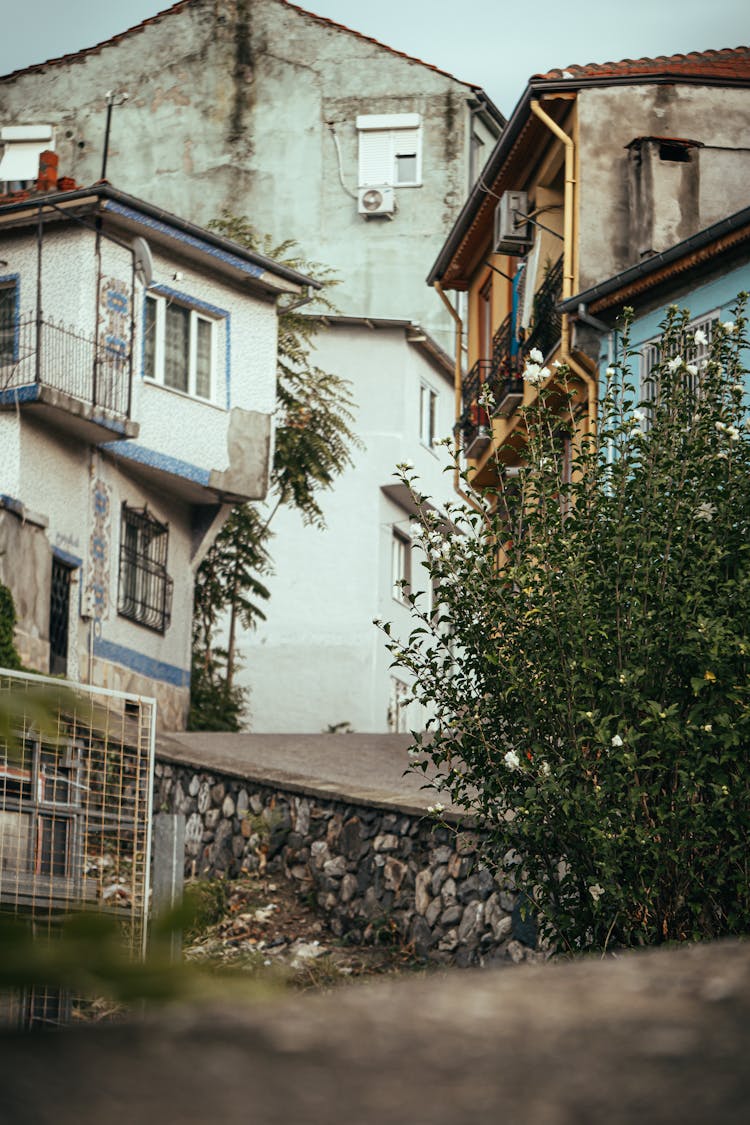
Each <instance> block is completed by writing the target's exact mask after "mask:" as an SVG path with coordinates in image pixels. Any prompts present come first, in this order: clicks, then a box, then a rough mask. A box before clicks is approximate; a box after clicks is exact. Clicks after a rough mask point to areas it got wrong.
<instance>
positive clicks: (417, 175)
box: [356, 113, 423, 188]
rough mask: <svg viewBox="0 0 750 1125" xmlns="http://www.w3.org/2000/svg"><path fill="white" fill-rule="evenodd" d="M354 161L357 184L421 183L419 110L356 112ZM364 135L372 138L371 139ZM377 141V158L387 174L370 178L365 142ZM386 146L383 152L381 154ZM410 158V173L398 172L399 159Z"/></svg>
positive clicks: (399, 185)
mask: <svg viewBox="0 0 750 1125" xmlns="http://www.w3.org/2000/svg"><path fill="white" fill-rule="evenodd" d="M356 124H357V137H358V156H357V160H358V165H357V183H358V186H359V187H360V188H368V187H393V188H413V187H422V184H423V180H422V132H423V131H422V117H421V114H419V113H383V114H360V115H359V116H358V117H357V122H356ZM366 137H371V138H375V140H374V141H373V142H368V141H367V140H365V138H366ZM377 141H380V142H381V144H382V147H383V150H384V152H383V153H382V154H381V155H380V156H379V158H378V161H377V162H382V170H383V171H384V172H386V165H387V166H388V170H387V174H386V175H385V176H382V177H375V179H372V177H371V176H369V175H368V174H367V172H366V164H367V162H368V161H371V160H373V159H374V158H373V155H372V153H368V152H367V147H368V144H370V143H377ZM385 150H387V155H385ZM411 158H413V159H414V175H413V177H408V176H404V178H401V176H400V174H399V160H400V159H411Z"/></svg>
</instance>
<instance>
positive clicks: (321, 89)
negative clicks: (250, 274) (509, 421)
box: [0, 0, 503, 730]
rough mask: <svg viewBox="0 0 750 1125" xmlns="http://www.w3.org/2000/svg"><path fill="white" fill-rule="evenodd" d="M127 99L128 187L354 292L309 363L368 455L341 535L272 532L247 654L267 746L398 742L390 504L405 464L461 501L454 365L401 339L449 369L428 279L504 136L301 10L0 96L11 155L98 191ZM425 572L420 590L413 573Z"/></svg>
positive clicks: (195, 33) (476, 95)
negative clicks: (268, 567)
mask: <svg viewBox="0 0 750 1125" xmlns="http://www.w3.org/2000/svg"><path fill="white" fill-rule="evenodd" d="M115 81H116V82H117V89H118V90H119V91H127V93H128V95H129V97H128V100H127V101H126V102H125V103H124V104H122V105H120V106H118V107H116V108H114V110H113V116H112V130H111V143H110V150H109V155H108V161H107V176H108V177H109V178H110V179H111V180H112V182H113V183H115V184H117V185H118V187H121V188H124V189H127V190H128V191H132V192H134V193H137V194H138V195H139V196H142V197H143V198H145V199H148V200H151V201H153V202H154V203H157V204H159V206H163V207H167V208H169V209H170V210H173V211H175V212H176V213H178V214H183V215H187V216H189V217H190V218H191V219H192V220H194V221H196V222H200V223H206V222H208V221H209V220H210V219H212V218H214V217H218V216H219V215H220V214H221V212H222V210H223V209H228V210H229V211H230V212H232V213H234V214H240V215H242V214H244V215H247V217H248V218H249V220H250V222H251V223H252V224H253V226H254V227H255V228H256V229H257V231H259V232H260V233H262V234H267V235H268V236H269V238H270V242H271V244H273V245H278V244H280V243H282V242H283V241H285V240H286V239H294V240H296V242H297V243H298V245H299V251H300V253H301V254H302V255H304V257H305V258H307V259H313V260H316V261H320V262H322V263H324V264H325V265H326V266H327V267H330V268H332V269H333V270H334V271H335V273H336V274H337V276H338V278H339V284H338V285H337V287H336V289H335V290H334V291H333V299H334V300H335V303H336V306H337V310H338V312H339V313H340V314H341V315H342V316H344V317H345V318H352V322H351V323H350V325H349V327H348V328H347V329H344V328H343V327H337V328H335V329H332V330H331V331H330V332H328V333H326V334H324V336H322V337H321V338H320V340H319V343H318V348H317V352H316V356H315V358H316V361H317V362H318V363H319V364H320V366H322V367H323V368H324V369H325V370H331V371H334V372H335V373H336V374H338V375H341V376H343V377H345V378H348V379H350V380H352V383H353V393H354V397H355V400H356V402H357V406H358V412H357V415H358V416H357V420H356V422H355V429H357V430H358V431H359V432H360V433H361V434H362V436H363V438H364V440H365V442H366V445H367V450H366V451H358V452H356V454H355V459H356V466H355V468H354V469H352V470H351V471H350V472H348V473H346V474H345V475H344V477H343V478H342V479H341V480H340V481H339V482H338V483H337V486H336V488H335V490H334V492H333V493H332V494H331V496H330V497H326V498H325V504H324V507H325V510H326V516H327V518H328V520H329V524H330V527H331V533H330V534H328V535H326V536H325V537H324V538H323V537H322V536H321V533H320V532H319V531H318V530H317V529H315V528H311V527H309V526H305V527H303V526H302V524H301V522H300V521H299V520H298V519H297V518H296V517H295V516H294V515H293V514H288V513H280V514H279V516H278V517H276V519H275V523H274V532H275V540H274V547H273V554H274V558H275V559H276V560H277V564H278V565H277V574H276V575H275V577H274V578H273V579H272V583H271V585H272V591H273V600H272V603H271V605H270V609H269V624H268V627H264V628H263V630H262V634H261V633H259V634H258V635H257V636H247V637H246V638H244V640H243V641H242V642H241V648H242V649H243V651H244V653H245V655H246V656H247V665H246V671H243V672H241V673H240V676H241V677H244V682H245V683H246V684H247V685H248V686H250V687H251V689H252V699H251V704H250V706H251V711H252V712H253V713H254V728H255V729H259V730H284V729H287V726H286V724H288V723H291V726H290V727H289V729H292V730H317V729H320V728H321V726H323V725H325V724H327V723H335V722H338V721H341V720H347V719H348V720H349V721H351V722H353V723H354V724H355V726H356V729H359V730H386V729H388V726H387V723H388V716H389V711H390V714H391V717H392V718H393V716H394V715H395V713H396V711H398V709H399V707H400V703H399V700H400V699H401V698H402V696H401V695H399V693H403V689H404V685H403V684H401V685H399V684H398V683H391V677H390V675H389V672H388V668H387V657H386V653H385V651H384V649H383V646H382V644H381V642H380V640H379V638H378V636H377V634H376V633H375V631H374V629H373V627H372V624H371V621H372V618H373V616H376V615H378V614H382V615H383V616H385V617H391V616H392V611H394V610H395V614H396V615H397V616H403V615H404V614H405V612H406V610H405V608H404V606H403V605H398V604H397V603H396V602H394V600H393V598H392V597H391V591H392V583H391V577H390V575H391V557H390V552H391V540H392V539H393V537H394V535H398V534H399V533H400V534H401V539H400V542H404V541H405V542H406V549H407V551H409V552H410V550H411V548H410V544H409V543H408V539H409V536H408V513H407V512H405V511H403V510H402V508H400V507H399V506H398V505H396V504H393V503H392V502H391V501H389V500H388V499H387V497H386V496H385V495H384V493H383V492H382V488H383V487H384V486H388V485H389V484H391V483H393V482H392V473H393V469H394V467H395V463H396V462H397V461H399V460H404V459H408V460H412V461H414V462H418V461H420V460H422V461H424V466H425V469H426V471H427V473H428V477H429V478H430V484H429V488H430V491H432V492H433V493H434V494H435V495H442V494H445V493H446V492H448V490H449V486H448V484H447V481H446V478H443V477H441V476H440V473H439V466H438V463H437V460H436V458H435V456H434V453H433V451H432V448H431V445H432V438H430V440H429V441H428V442H427V445H428V448H429V450H430V451H429V452H428V453H427V455H426V457H424V456H423V453H424V452H425V451H424V450H423V448H422V445H423V444H424V443H421V439H420V409H421V408H420V404H419V395H420V382H421V381H424V382H425V383H426V384H427V386H428V390H429V389H432V390H433V391H434V392H435V394H436V396H437V397H439V398H440V406H439V411H438V419H437V424H438V425H439V432H438V431H435V432H434V433H433V435H432V437H433V438H437V437H442V436H444V435H445V434H446V433H448V431H449V429H450V425H451V419H452V407H450V406H446V403H445V402H444V399H445V398H446V396H450V394H451V393H452V392H451V390H450V389H449V387H448V384H447V382H446V381H445V379H444V377H443V373H442V371H441V370H440V367H441V362H442V361H441V362H439V363H438V365H437V369H436V367H435V363H434V362H433V361H431V360H430V359H429V358H425V357H424V355H422V354H420V353H419V351H418V349H416V348H415V347H414V346H412V345H411V344H409V343H408V342H407V341H406V339H405V334H406V335H408V333H405V328H404V327H403V326H404V325H408V324H410V323H414V324H419V325H422V326H423V327H424V329H425V331H426V332H427V333H428V334H429V336H430V337H431V338H432V339H434V340H435V341H436V342H437V345H438V349H437V350H438V351H439V350H440V349H442V350H444V351H449V350H450V349H451V348H452V345H453V325H452V321H451V318H450V316H449V315H448V314H447V312H446V310H445V309H444V308H443V306H442V305H441V303H440V301H438V300H437V299H436V297H435V295H434V294H433V293H430V291H429V290H428V289H427V288H426V287H425V285H424V276H425V273H426V271H427V268H428V266H429V263H430V261H431V259H432V258H433V257H434V255H435V254H436V253H437V251H438V249H439V247H440V245H441V243H442V241H443V239H444V237H445V235H446V234H447V232H448V230H449V229H450V226H451V224H452V223H453V221H454V220H455V218H456V216H457V215H458V213H459V210H460V207H461V205H462V203H463V200H464V199H465V197H466V194H467V192H468V190H469V188H470V186H471V184H472V183H473V182H474V180H475V179H476V177H477V175H478V173H479V171H480V169H481V166H482V164H483V163H484V160H485V158H486V155H487V153H488V152H489V151H490V150H491V148H492V145H493V144H494V141H495V139H496V137H497V135H498V133H499V131H500V128H501V126H502V124H503V118H502V117H501V115H500V114H499V112H498V110H497V109H496V108H495V107H494V106H493V104H492V103H491V102H490V101H489V99H488V98H487V97H486V95H485V94H484V93H483V91H482V90H480V89H479V88H477V87H475V86H472V85H470V84H468V83H464V82H461V81H459V80H458V79H456V78H454V77H453V76H451V75H450V74H447V73H445V72H443V71H440V70H438V69H437V68H436V67H433V66H430V65H429V64H427V63H424V62H421V61H420V60H418V59H414V58H410V57H409V56H407V55H404V54H403V53H401V52H399V51H396V50H393V49H391V48H389V47H386V46H384V45H383V44H381V43H378V42H376V41H375V40H373V39H369V38H367V37H365V36H363V35H360V34H358V33H356V32H355V31H353V30H350V29H349V28H346V27H342V26H341V25H339V24H335V23H333V22H331V21H330V20H327V19H324V18H322V17H319V16H316V15H313V14H312V13H310V12H306V11H304V10H303V9H301V8H298V7H297V6H295V5H294V4H290V3H287V2H286V0H183V2H182V3H178V4H175V5H174V6H173V7H171V8H170V9H168V10H167V11H165V12H163V13H161V14H160V15H158V16H155V17H154V18H153V19H151V20H147V21H145V22H144V23H143V24H141V25H139V26H138V27H135V28H132V29H130V30H129V31H126V32H124V33H123V34H122V35H120V36H117V37H116V38H115V39H112V40H110V41H108V42H106V43H103V44H100V45H99V46H97V47H94V48H91V49H88V50H83V51H80V52H78V53H77V54H75V55H71V56H67V57H65V58H61V59H57V60H51V61H50V62H48V63H42V64H40V65H39V66H35V67H30V68H27V69H26V70H24V71H20V72H18V73H16V74H11V75H8V76H6V77H5V78H2V79H0V126H4V127H5V128H6V130H7V129H10V130H11V134H10V136H11V137H12V136H13V135H14V134H13V132H12V131H13V130H14V129H15V130H18V129H19V128H20V127H22V126H26V127H31V126H36V127H43V128H46V129H47V134H45V135H49V136H50V137H51V142H49V141H48V142H47V143H54V145H55V147H56V150H57V152H58V153H59V155H60V159H61V163H62V165H63V166H65V167H66V168H70V169H71V171H72V173H73V174H75V176H76V177H77V178H78V179H79V180H80V181H82V182H85V183H91V182H93V181H95V180H96V178H97V177H98V176H99V175H100V173H101V165H102V144H103V136H104V126H105V112H106V110H105V93H106V91H107V90H109V89H110V88H111V87H112V85H113V83H114V82H115ZM116 100H117V101H120V100H121V99H120V98H118V99H116ZM11 147H12V146H11ZM9 150H10V149H9V148H6V153H7V152H8V151H9ZM1 178H2V164H0V179H1ZM354 319H358V321H359V324H358V326H355V325H354V323H353V321H354ZM367 321H369V322H370V323H371V324H375V323H377V325H378V327H377V328H376V329H375V330H371V329H370V328H368V327H367V323H366V322H367ZM388 321H397V322H398V323H399V325H401V327H397V328H391V329H390V330H385V329H384V327H383V324H384V322H388ZM420 331H421V330H420ZM416 335H419V332H417V333H416ZM427 409H429V407H427ZM436 477H437V478H438V479H437V481H435V478H436ZM444 481H445V483H443V482H444ZM352 513H353V514H352ZM355 528H356V534H355ZM411 570H412V572H413V574H414V575H415V577H418V576H419V573H420V571H419V559H418V557H415V559H414V561H413V563H412V564H411ZM290 696H291V697H293V704H292V706H291V707H290V705H289V701H290ZM389 696H392V699H391V700H390V707H389ZM395 721H396V722H397V723H398V722H399V721H405V717H404V716H403V715H402V716H401V719H400V720H399V719H398V717H396V720H395Z"/></svg>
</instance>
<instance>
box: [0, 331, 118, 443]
mask: <svg viewBox="0 0 750 1125" xmlns="http://www.w3.org/2000/svg"><path fill="white" fill-rule="evenodd" d="M131 383H132V356H131V354H130V351H129V342H128V341H120V340H117V341H111V342H109V343H107V344H106V345H103V344H100V343H97V341H96V340H95V339H94V338H93V337H91V336H87V335H85V334H83V333H81V332H78V331H76V330H75V329H73V328H70V327H67V326H66V325H63V324H59V323H55V322H53V321H52V320H49V319H47V318H43V317H37V316H35V315H34V314H33V313H32V314H30V315H29V316H28V317H26V318H25V319H23V320H22V321H20V322H19V323H16V324H14V325H11V326H8V327H5V326H3V327H2V331H0V410H17V409H26V408H29V409H33V410H34V412H35V413H36V414H38V415H39V416H41V417H44V418H46V419H47V420H49V421H50V422H52V423H53V424H55V425H57V426H58V427H61V428H63V429H66V430H70V431H72V432H73V433H75V434H77V435H78V436H80V437H82V438H84V439H86V440H90V441H94V442H98V441H102V440H111V438H112V436H113V434H115V435H118V436H119V437H121V438H122V437H126V438H130V437H135V436H136V435H137V433H138V426H137V424H136V423H134V422H132V421H131V420H130V410H131Z"/></svg>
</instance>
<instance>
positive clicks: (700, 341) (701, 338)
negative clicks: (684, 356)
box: [693, 328, 708, 348]
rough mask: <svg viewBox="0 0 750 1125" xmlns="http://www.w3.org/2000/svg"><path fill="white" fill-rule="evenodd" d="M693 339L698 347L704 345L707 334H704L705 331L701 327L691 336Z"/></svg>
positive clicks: (706, 341)
mask: <svg viewBox="0 0 750 1125" xmlns="http://www.w3.org/2000/svg"><path fill="white" fill-rule="evenodd" d="M693 339H694V340H695V342H696V344H697V345H698V347H699V348H700V347H705V345H706V344H707V343H708V336H707V335H706V333H705V332H704V331H703V329H702V328H699V329H698V331H697V332H696V333H695V335H694V336H693Z"/></svg>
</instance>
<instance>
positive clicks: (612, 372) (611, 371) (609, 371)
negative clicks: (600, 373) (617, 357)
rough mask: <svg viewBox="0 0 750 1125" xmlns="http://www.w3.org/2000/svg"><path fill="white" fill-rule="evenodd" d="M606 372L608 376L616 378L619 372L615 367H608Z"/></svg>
mask: <svg viewBox="0 0 750 1125" xmlns="http://www.w3.org/2000/svg"><path fill="white" fill-rule="evenodd" d="M604 374H605V375H606V376H607V378H608V379H614V377H615V375H616V374H617V372H616V371H615V369H614V367H608V368H607V370H606V371H605V372H604Z"/></svg>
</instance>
